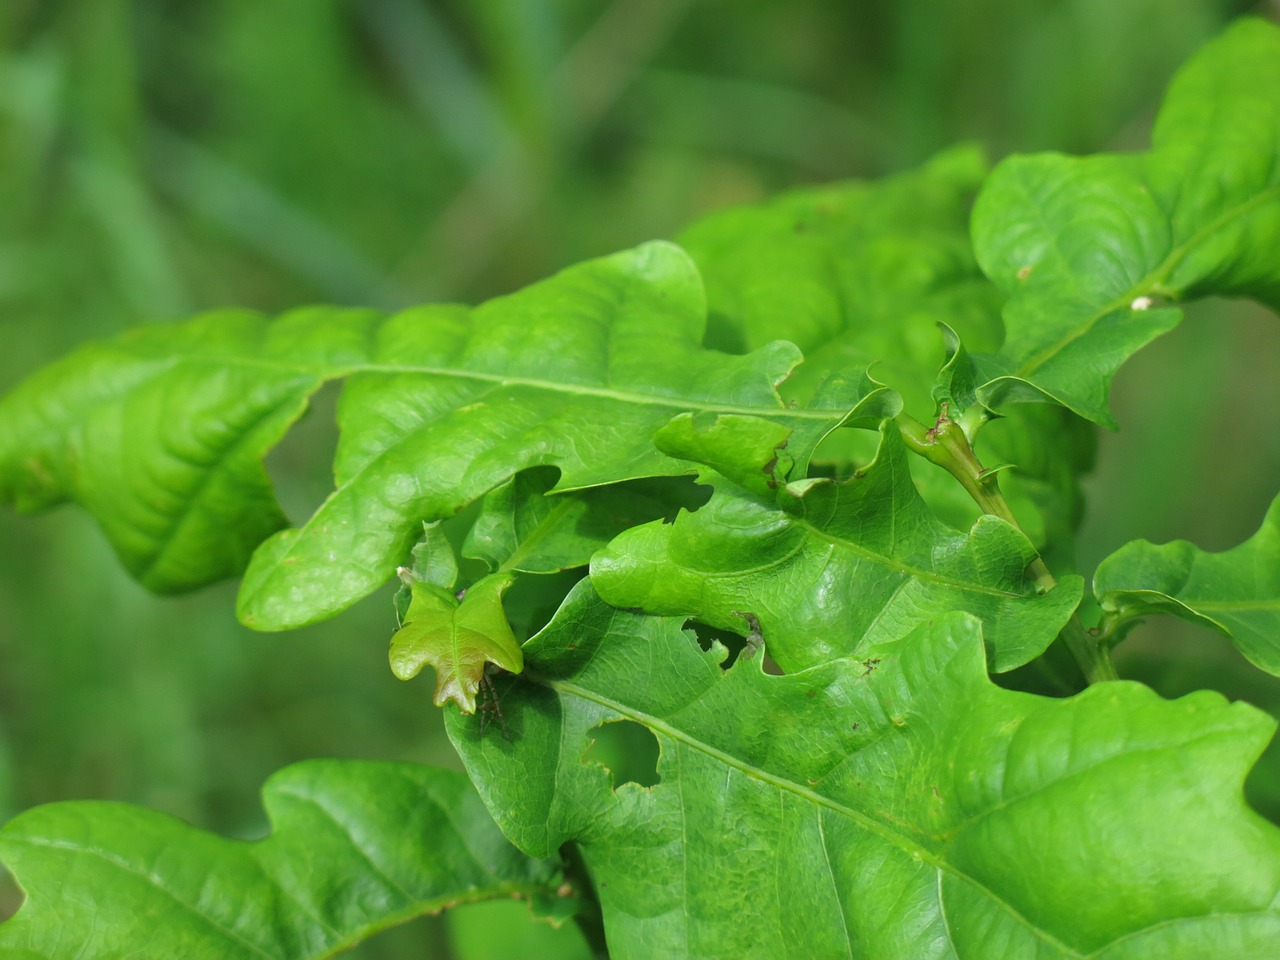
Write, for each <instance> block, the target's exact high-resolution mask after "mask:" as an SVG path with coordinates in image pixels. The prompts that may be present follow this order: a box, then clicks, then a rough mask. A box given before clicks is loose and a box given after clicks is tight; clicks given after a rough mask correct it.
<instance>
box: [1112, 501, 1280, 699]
mask: <svg viewBox="0 0 1280 960" xmlns="http://www.w3.org/2000/svg"><path fill="white" fill-rule="evenodd" d="M1093 589H1094V592H1095V593H1096V594H1097V596H1098V601H1099V603H1101V604H1102V609H1103V612H1104V613H1107V614H1110V615H1111V616H1113V617H1116V618H1118V619H1120V620H1130V619H1133V618H1135V617H1144V616H1148V615H1150V614H1159V613H1167V614H1172V615H1173V616H1175V617H1180V618H1182V619H1183V620H1188V621H1190V622H1192V623H1198V624H1201V625H1203V626H1206V627H1209V628H1210V629H1212V630H1216V631H1218V632H1219V633H1221V634H1224V635H1225V636H1227V637H1229V638H1230V639H1231V641H1232V642H1233V643H1235V645H1236V647H1237V648H1239V650H1240V652H1241V653H1243V654H1244V655H1245V656H1246V657H1248V659H1249V660H1250V661H1251V662H1252V663H1253V664H1255V665H1256V666H1258V667H1261V668H1262V669H1263V670H1265V671H1267V672H1268V673H1270V674H1272V675H1275V676H1280V498H1277V499H1276V500H1275V501H1274V502H1273V503H1272V504H1271V509H1270V510H1268V511H1267V517H1266V520H1264V521H1263V524H1262V528H1261V529H1260V530H1258V532H1257V533H1255V534H1254V535H1253V536H1252V537H1250V538H1249V539H1248V540H1246V541H1245V542H1244V543H1242V544H1240V546H1238V547H1236V548H1235V549H1233V550H1227V551H1225V552H1223V553H1208V552H1206V551H1204V550H1201V549H1199V548H1198V547H1197V546H1195V544H1192V543H1188V542H1187V541H1185V540H1177V541H1175V542H1173V543H1166V544H1164V545H1162V546H1156V545H1155V544H1152V543H1149V542H1148V541H1146V540H1135V541H1134V542H1132V543H1127V544H1125V545H1124V546H1123V547H1121V548H1120V549H1119V550H1117V551H1116V552H1115V553H1113V554H1112V555H1111V556H1109V557H1107V559H1105V560H1103V561H1102V563H1101V564H1100V565H1099V566H1098V571H1097V573H1095V574H1094V578H1093Z"/></svg>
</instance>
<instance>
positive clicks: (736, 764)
mask: <svg viewBox="0 0 1280 960" xmlns="http://www.w3.org/2000/svg"><path fill="white" fill-rule="evenodd" d="M526 676H527V677H528V678H529V679H534V680H536V681H537V682H540V683H543V684H545V685H546V686H548V687H550V688H551V689H553V690H555V691H556V692H557V693H566V694H570V695H572V696H575V697H578V698H580V699H582V700H586V701H588V702H590V703H594V704H597V705H598V706H602V707H605V708H607V709H610V710H614V711H616V712H617V713H618V714H620V715H622V716H624V717H626V718H627V719H628V720H632V721H634V722H636V723H639V724H641V725H642V726H645V727H648V728H649V729H651V730H653V731H655V732H656V733H660V734H662V735H663V736H666V737H669V738H671V739H672V740H675V741H677V742H679V743H683V744H684V745H686V746H688V747H691V748H692V749H694V750H696V751H698V752H699V753H702V754H705V755H706V756H708V757H711V758H712V759H714V760H717V761H719V762H720V763H723V764H725V765H726V766H730V767H733V768H734V769H735V770H738V771H739V772H741V773H743V774H744V775H746V776H747V777H749V778H751V779H755V780H760V781H762V782H764V783H767V784H770V785H771V786H773V787H775V788H776V789H778V790H785V791H787V792H789V793H792V794H794V795H796V796H798V797H801V798H803V799H805V800H808V801H809V802H810V803H813V804H815V805H816V806H820V807H824V808H826V809H828V810H831V811H832V812H833V813H837V814H839V815H840V816H843V817H847V818H848V819H849V820H852V821H853V822H854V823H856V824H857V825H858V826H859V827H861V828H862V829H864V830H866V831H867V832H869V833H873V834H875V835H876V836H878V837H880V838H881V839H882V840H884V841H886V842H887V843H889V844H892V845H893V846H895V847H897V848H898V849H900V850H902V851H904V852H905V853H907V854H908V855H909V856H910V857H912V858H913V859H915V860H919V861H921V862H923V863H927V864H928V865H929V866H930V867H932V868H933V869H934V870H936V871H938V873H940V874H941V873H947V874H950V875H951V876H954V877H956V878H957V879H959V880H961V881H963V882H964V883H967V884H971V885H972V886H974V887H976V888H977V889H979V890H981V891H982V892H983V893H984V894H985V895H986V896H987V897H988V898H989V899H990V900H991V902H992V903H994V904H996V905H998V906H999V907H1000V908H1001V909H1003V910H1004V911H1005V912H1006V913H1007V914H1008V915H1009V916H1010V917H1011V918H1013V919H1014V920H1015V921H1017V922H1018V923H1020V924H1022V925H1023V926H1024V927H1025V928H1026V929H1027V930H1029V931H1030V932H1032V933H1033V934H1034V935H1035V936H1036V937H1038V938H1040V939H1041V940H1043V941H1044V942H1045V943H1047V944H1051V945H1052V946H1053V947H1055V948H1056V949H1058V950H1060V951H1062V953H1063V955H1064V956H1069V957H1077V958H1083V957H1084V954H1082V953H1080V952H1079V951H1077V950H1074V949H1072V948H1071V947H1068V946H1067V945H1066V944H1064V943H1062V942H1061V941H1059V940H1058V939H1057V938H1055V937H1054V936H1052V935H1051V934H1049V933H1047V932H1046V931H1044V930H1042V929H1040V928H1039V927H1037V926H1035V925H1034V924H1033V923H1032V922H1031V920H1030V919H1029V918H1028V917H1026V916H1024V915H1023V914H1022V913H1020V912H1019V911H1018V910H1016V909H1015V908H1014V907H1013V906H1012V905H1011V904H1009V903H1008V902H1006V901H1005V900H1004V899H1003V898H1001V897H1000V896H999V895H997V894H996V893H995V891H993V890H991V889H990V888H989V887H987V886H986V885H985V884H983V883H982V882H981V881H979V880H977V879H976V878H974V877H971V876H969V875H968V874H966V873H962V872H961V871H959V870H958V869H957V868H956V867H954V866H952V865H951V864H950V863H948V862H947V861H946V860H944V859H942V858H940V857H938V856H937V855H935V854H934V853H933V852H932V851H930V850H929V849H927V848H926V847H922V846H920V845H918V844H916V843H913V842H912V841H911V840H910V839H909V838H907V837H906V836H904V835H903V834H901V833H898V832H896V831H894V830H892V829H891V828H890V827H888V826H886V825H885V824H883V823H881V822H880V821H879V820H876V819H875V818H873V817H871V816H869V815H868V814H865V813H861V812H860V811H858V810H855V809H853V808H852V807H848V806H845V805H844V804H842V803H839V802H837V801H836V800H833V799H832V798H830V797H827V796H823V795H822V794H820V793H817V792H816V791H814V790H811V789H809V788H808V787H805V786H802V785H801V784H798V783H796V782H795V781H794V780H789V779H787V778H786V777H781V776H778V775H776V774H772V773H770V772H769V771H767V770H762V769H761V768H760V767H757V766H754V765H753V764H750V763H747V762H746V761H744V760H741V759H739V758H738V757H735V756H733V755H732V754H730V753H726V752H725V751H723V750H721V749H719V748H718V747H713V746H712V745H711V744H709V743H706V742H705V741H703V740H699V739H697V738H696V737H694V736H692V735H690V734H688V733H686V732H685V731H684V730H681V729H679V728H678V727H673V726H672V725H670V724H669V723H667V722H666V721H664V720H660V719H658V718H657V717H655V716H653V715H651V714H648V713H645V712H643V711H641V710H636V709H634V708H632V707H629V706H627V705H626V704H622V703H619V702H617V701H616V700H613V699H611V698H609V697H606V696H602V695H601V694H598V693H595V692H594V691H592V690H587V689H586V688H584V687H580V686H578V685H577V684H576V683H573V682H572V681H568V680H552V679H549V678H547V677H535V675H534V674H533V673H528V674H526ZM939 909H941V904H939Z"/></svg>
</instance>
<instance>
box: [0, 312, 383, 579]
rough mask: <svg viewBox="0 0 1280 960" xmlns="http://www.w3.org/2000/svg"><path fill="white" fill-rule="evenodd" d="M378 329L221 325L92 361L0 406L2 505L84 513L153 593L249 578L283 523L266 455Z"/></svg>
mask: <svg viewBox="0 0 1280 960" xmlns="http://www.w3.org/2000/svg"><path fill="white" fill-rule="evenodd" d="M378 322H379V316H378V314H376V313H374V312H372V311H366V310H338V309H308V310H295V311H293V312H291V313H288V314H285V315H284V316H283V317H281V318H280V319H279V320H277V321H276V322H275V323H267V322H266V321H264V320H263V318H262V317H260V316H258V315H256V314H252V313H249V312H247V311H224V312H219V313H212V314H207V315H205V316H202V317H199V318H197V319H195V320H192V321H190V322H188V323H186V324H183V325H181V326H173V327H145V328H141V329H139V330H135V331H131V332H129V333H126V334H124V335H123V336H121V337H118V338H117V339H115V340H112V341H109V342H106V343H96V344H89V345H87V346H85V347H82V348H81V349H80V350H79V351H77V352H76V353H75V354H73V355H71V356H70V357H67V358H65V359H63V360H61V361H59V362H58V363H55V364H53V365H52V366H50V367H47V368H46V369H44V370H42V371H40V372H39V373H37V374H35V375H34V376H32V377H31V378H30V379H29V380H27V381H26V382H25V383H23V384H22V385H20V386H19V387H18V388H17V389H16V390H14V391H13V392H12V393H11V394H10V395H9V396H7V397H6V398H5V399H4V400H3V401H0V497H2V498H3V499H4V500H7V501H9V502H12V503H15V504H16V505H17V506H18V507H20V508H22V509H25V510H33V509H40V508H44V507H49V506H52V505H54V504H57V503H61V502H63V501H66V500H74V501H76V502H77V503H80V504H81V505H82V506H84V507H85V508H86V509H87V510H88V511H89V512H90V513H92V514H93V516H94V517H95V518H96V519H97V521H98V523H99V524H100V525H101V526H102V528H103V531H104V532H105V533H106V535H107V538H108V539H109V540H110V541H111V544H112V546H113V547H115V549H116V552H117V554H118V555H119V556H120V560H121V562H122V563H123V564H124V566H125V567H126V569H128V570H129V572H130V573H131V574H132V575H133V576H134V577H136V578H137V579H138V580H139V581H141V582H142V583H143V584H144V585H146V586H147V587H149V588H151V589H153V590H160V591H166V592H167V591H176V590H184V589H189V588H191V587H196V586H200V585H202V584H204V583H208V582H210V581H212V580H216V579H220V578H222V577H227V576H231V575H233V574H236V573H239V572H240V571H241V570H243V569H244V565H245V563H246V562H247V561H248V559H249V556H250V554H251V553H252V551H253V549H254V548H255V547H256V546H257V545H258V543H259V542H261V541H262V539H263V538H265V537H267V536H269V535H270V534H271V533H273V532H274V531H276V530H278V529H279V528H280V527H282V526H284V525H285V523H286V521H285V518H284V515H283V514H282V513H281V512H280V508H279V506H278V505H277V503H276V499H275V496H274V494H273V492H272V488H271V482H270V480H269V478H268V477H267V473H266V471H265V470H264V469H263V466H262V458H263V456H264V455H265V453H266V452H267V450H269V449H270V448H271V447H272V446H273V445H274V444H275V443H276V442H278V441H279V440H280V438H281V437H282V436H283V435H284V433H285V431H286V430H288V428H289V426H290V425H291V424H292V423H293V422H294V421H295V420H296V419H297V418H298V417H299V416H300V415H301V414H302V412H303V411H304V410H305V409H306V405H307V399H308V398H309V397H310V396H311V394H312V393H313V392H315V390H317V389H318V388H319V387H320V385H321V384H322V383H323V382H324V379H325V378H326V377H330V376H340V375H342V373H344V372H345V371H347V370H349V369H351V368H352V367H353V366H354V365H356V364H358V363H360V362H362V361H363V360H365V359H367V356H368V343H369V340H370V338H371V337H372V336H373V331H374V330H375V329H376V326H377V324H378ZM389 573H390V571H389V570H388V574H389Z"/></svg>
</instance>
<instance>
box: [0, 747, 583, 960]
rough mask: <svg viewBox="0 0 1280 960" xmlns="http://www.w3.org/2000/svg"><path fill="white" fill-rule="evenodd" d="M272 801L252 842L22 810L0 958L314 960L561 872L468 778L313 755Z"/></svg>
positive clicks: (169, 822) (532, 892) (535, 886)
mask: <svg viewBox="0 0 1280 960" xmlns="http://www.w3.org/2000/svg"><path fill="white" fill-rule="evenodd" d="M262 794H263V802H264V804H265V805H266V809H267V814H268V815H269V816H270V818H271V822H272V824H273V826H274V831H273V832H272V834H271V835H270V836H268V837H267V838H266V839H264V840H260V841H258V842H256V843H245V842H243V841H240V840H227V839H224V838H222V837H218V836H214V835H212V834H208V833H205V832H203V831H201V830H197V829H196V828H194V827H191V826H188V825H187V824H185V823H183V822H181V821H180V820H177V819H175V818H173V817H169V816H166V815H164V814H159V813H155V812H152V811H148V810H143V809H140V808H137V807H131V806H126V805H124V804H115V803H58V804H51V805H49V806H44V807H37V808H35V809H33V810H30V811H28V812H27V813H24V814H22V815H21V816H20V817H18V818H17V819H16V820H14V821H12V822H11V823H9V824H8V825H7V826H6V827H5V828H4V829H3V830H0V859H3V861H4V863H5V864H6V865H7V866H8V867H9V869H10V870H12V871H13V873H14V875H15V876H16V877H17V878H18V881H19V882H20V883H21V884H22V886H23V888H24V889H25V890H26V893H27V902H26V903H25V904H24V905H23V907H22V909H21V910H19V911H18V913H17V915H16V916H14V917H13V919H11V920H9V921H8V922H7V923H5V924H3V925H0V953H3V955H4V956H5V957H24V958H26V957H33V958H34V957H38V958H42V960H64V958H66V957H69V956H76V957H84V958H103V960H105V958H108V957H126V956H127V957H138V958H155V960H174V958H179V957H181V958H193V960H196V958H205V957H208V958H217V960H239V958H246V960H247V958H254V960H262V958H272V960H277V958H278V960H286V958H288V960H303V958H315V960H320V958H323V957H331V956H333V955H334V954H335V953H337V952H338V951H340V950H343V949H346V948H348V947H351V946H353V945H355V944H356V943H359V942H360V941H361V940H364V939H365V938H367V937H369V936H371V935H373V934H374V933H376V932H377V931H379V930H382V929H385V928H387V927H390V926H394V925H396V924H399V923H403V922H405V921H406V920H410V919H412V918H414V917H416V916H420V915H422V914H424V913H438V912H439V911H441V910H444V909H446V908H448V907H451V906H454V905H456V904H459V903H467V902H471V901H475V900H485V899H490V898H494V897H511V896H518V897H523V898H525V899H530V898H536V899H540V900H553V899H555V890H556V889H557V886H558V884H559V882H560V881H559V879H558V876H557V871H556V869H555V868H554V867H553V865H552V864H550V863H547V862H543V861H539V860H531V859H529V858H528V857H526V856H524V855H523V854H521V853H520V852H519V851H518V850H516V849H515V848H514V847H512V846H511V845H510V843H508V842H507V841H506V840H505V839H504V838H503V836H502V834H501V833H499V832H498V829H497V827H495V826H494V823H493V820H492V819H491V818H490V816H489V814H488V813H486V812H485V809H484V806H483V805H482V804H481V803H480V801H479V799H478V798H477V797H476V794H475V790H474V789H473V788H472V787H471V785H470V784H469V783H468V782H467V780H466V778H465V777H464V776H462V775H460V774H456V773H453V772H450V771H445V770H436V769H432V768H430V767H421V766H417V765H413V764H405V763H370V762H354V761H336V760H313V761H309V762H307V763H303V764H298V765H297V766H293V767H290V768H288V769H286V770H283V771H281V772H280V773H278V774H276V775H275V776H273V777H272V778H271V779H270V780H269V781H267V785H266V786H265V787H264V788H263V791H262ZM24 951H25V952H24Z"/></svg>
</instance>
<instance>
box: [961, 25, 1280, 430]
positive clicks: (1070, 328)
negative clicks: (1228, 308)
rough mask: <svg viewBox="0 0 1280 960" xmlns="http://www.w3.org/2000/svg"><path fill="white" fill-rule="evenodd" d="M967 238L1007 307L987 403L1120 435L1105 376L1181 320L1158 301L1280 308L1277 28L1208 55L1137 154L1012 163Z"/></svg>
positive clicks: (1190, 67)
mask: <svg viewBox="0 0 1280 960" xmlns="http://www.w3.org/2000/svg"><path fill="white" fill-rule="evenodd" d="M973 235H974V245H975V247H976V249H977V253H978V260H979V262H980V263H981V264H982V269H983V270H984V271H985V272H986V274H987V276H989V277H991V279H992V280H994V281H995V282H996V283H997V284H999V285H1000V287H1001V288H1002V289H1004V290H1005V291H1006V292H1008V294H1009V296H1010V300H1009V303H1008V306H1007V307H1006V309H1005V325H1006V327H1007V328H1008V337H1007V339H1006V341H1005V344H1004V346H1003V348H1002V349H1001V351H1000V353H999V354H998V355H997V356H995V357H991V358H986V360H985V370H986V377H987V382H986V383H985V384H984V385H983V386H982V387H981V388H980V390H979V395H980V398H981V399H982V401H983V402H984V403H986V404H988V405H989V406H993V407H994V406H998V405H1000V404H1001V403H1006V402H1014V401H1023V400H1044V399H1046V398H1047V399H1049V400H1052V401H1054V402H1057V403H1060V404H1062V405H1064V406H1066V407H1068V408H1070V409H1071V410H1074V411H1075V412H1076V413H1078V414H1080V415H1081V416H1083V417H1086V418H1088V419H1090V420H1093V421H1094V422H1096V423H1101V424H1106V425H1108V426H1114V425H1115V424H1114V419H1113V418H1112V416H1111V414H1110V412H1109V411H1108V409H1107V399H1106V398H1107V391H1108V389H1109V386H1110V383H1111V378H1112V377H1113V376H1114V374H1115V372H1116V370H1117V369H1118V368H1119V367H1120V365H1121V364H1122V363H1124V361H1125V360H1127V359H1128V358H1129V357H1130V356H1131V355H1132V354H1133V353H1135V352H1136V351H1137V350H1139V349H1140V348H1141V347H1143V346H1144V345H1146V344H1147V343H1148V342H1150V341H1151V340H1152V339H1154V338H1155V337H1157V336H1159V335H1160V334H1162V333H1164V332H1166V331H1168V330H1169V329H1171V328H1172V327H1174V326H1175V325H1176V324H1177V323H1178V321H1179V319H1180V318H1181V313H1180V311H1178V310H1176V309H1172V308H1168V307H1161V306H1160V304H1161V303H1164V302H1167V301H1171V300H1182V299H1188V298H1196V297H1203V296H1209V295H1225V296H1250V297H1255V298H1257V299H1258V300H1260V301H1262V302H1264V303H1268V304H1270V305H1272V306H1280V260H1277V259H1276V257H1275V256H1274V255H1273V251H1274V250H1275V249H1276V247H1277V245H1280V28H1277V27H1276V26H1274V25H1272V24H1268V23H1266V22H1264V21H1262V20H1256V19H1255V20H1243V21H1241V22H1239V23H1236V24H1235V25H1233V26H1232V27H1231V28H1230V29H1229V30H1228V31H1227V32H1226V33H1225V34H1223V36H1221V37H1220V38H1218V39H1217V40H1215V41H1213V42H1212V43H1210V44H1208V45H1207V46H1205V47H1204V48H1203V49H1202V50H1201V51H1200V53H1198V54H1197V55H1196V56H1195V57H1194V58H1193V59H1192V60H1191V61H1190V62H1189V63H1188V64H1187V65H1186V66H1185V67H1184V68H1183V69H1182V70H1181V72H1179V74H1178V75H1177V77H1176V78H1175V79H1174V81H1173V83H1172V85H1171V86H1170V88H1169V92H1168V96H1167V98H1166V100H1165V103H1164V105H1163V107H1162V108H1161V111H1160V115H1159V118H1158V119H1157V121H1156V126H1155V131H1154V132H1153V134H1152V148H1151V150H1150V151H1149V152H1148V153H1146V154H1115V155H1098V156H1091V157H1086V158H1074V157H1067V156H1062V155H1060V154H1036V155H1033V156H1021V157H1012V158H1010V159H1008V160H1005V161H1004V162H1003V163H1001V164H1000V165H999V166H998V167H997V168H996V170H995V172H994V173H992V175H991V176H990V178H988V180H987V182H986V184H985V186H984V187H983V190H982V193H981V194H980V195H979V197H978V201H977V204H976V206H975V208H974V214H973Z"/></svg>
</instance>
